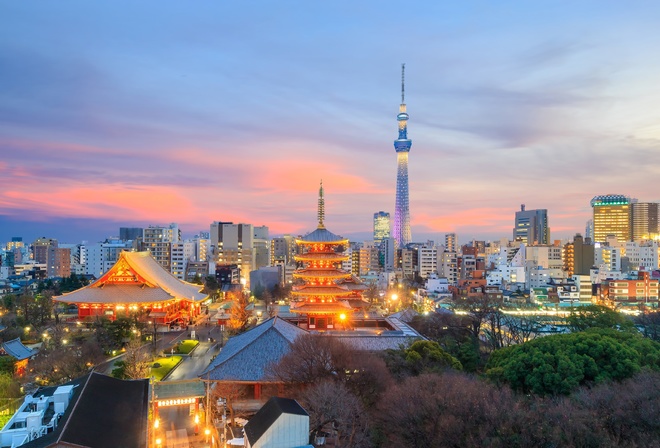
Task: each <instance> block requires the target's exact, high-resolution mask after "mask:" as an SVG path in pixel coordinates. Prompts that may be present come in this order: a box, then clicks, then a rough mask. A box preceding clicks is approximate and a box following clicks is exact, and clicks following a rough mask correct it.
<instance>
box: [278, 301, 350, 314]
mask: <svg viewBox="0 0 660 448" xmlns="http://www.w3.org/2000/svg"><path fill="white" fill-rule="evenodd" d="M289 311H291V312H292V313H302V314H336V313H345V312H350V311H353V308H352V307H351V306H350V305H349V304H348V303H346V302H345V301H343V300H338V301H336V302H296V303H293V304H291V307H290V308H289Z"/></svg>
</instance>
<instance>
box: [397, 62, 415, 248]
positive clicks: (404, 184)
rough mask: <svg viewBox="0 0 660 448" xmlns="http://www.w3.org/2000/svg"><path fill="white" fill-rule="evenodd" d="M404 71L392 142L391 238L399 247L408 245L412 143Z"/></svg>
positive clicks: (409, 239)
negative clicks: (393, 193)
mask: <svg viewBox="0 0 660 448" xmlns="http://www.w3.org/2000/svg"><path fill="white" fill-rule="evenodd" d="M405 70H406V64H402V65H401V105H400V106H399V115H397V116H396V119H397V121H398V122H399V138H397V139H396V140H394V149H395V150H396V160H397V170H396V204H395V206H394V229H393V232H392V236H393V237H394V239H395V240H396V242H397V244H398V245H399V247H404V246H405V245H406V244H408V243H410V242H411V240H412V237H411V235H410V205H409V200H408V153H409V152H410V147H411V146H412V141H411V140H410V139H409V138H408V114H407V113H406V101H405V82H404V81H405Z"/></svg>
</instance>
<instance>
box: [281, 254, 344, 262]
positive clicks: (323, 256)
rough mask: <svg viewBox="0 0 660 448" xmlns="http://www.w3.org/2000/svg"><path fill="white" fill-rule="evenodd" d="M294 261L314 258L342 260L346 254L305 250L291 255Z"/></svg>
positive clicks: (314, 259)
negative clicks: (305, 251)
mask: <svg viewBox="0 0 660 448" xmlns="http://www.w3.org/2000/svg"><path fill="white" fill-rule="evenodd" d="M293 258H294V259H295V260H296V261H316V260H325V261H344V260H348V258H349V257H348V255H344V254H338V253H332V254H329V253H323V252H320V253H319V252H307V253H305V254H299V255H294V257H293Z"/></svg>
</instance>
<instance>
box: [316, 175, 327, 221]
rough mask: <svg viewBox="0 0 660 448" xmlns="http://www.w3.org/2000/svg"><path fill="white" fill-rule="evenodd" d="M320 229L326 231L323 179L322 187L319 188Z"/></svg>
mask: <svg viewBox="0 0 660 448" xmlns="http://www.w3.org/2000/svg"><path fill="white" fill-rule="evenodd" d="M318 215H319V229H325V224H324V223H323V221H324V220H325V199H323V179H321V187H320V188H319V210H318Z"/></svg>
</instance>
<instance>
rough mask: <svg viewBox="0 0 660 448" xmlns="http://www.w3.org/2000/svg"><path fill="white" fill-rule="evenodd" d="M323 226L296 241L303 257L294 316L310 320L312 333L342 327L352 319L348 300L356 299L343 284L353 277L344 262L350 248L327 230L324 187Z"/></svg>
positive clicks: (297, 273)
mask: <svg viewBox="0 0 660 448" xmlns="http://www.w3.org/2000/svg"><path fill="white" fill-rule="evenodd" d="M318 219H319V224H318V227H317V229H316V230H314V231H313V232H311V233H309V234H307V235H305V236H304V237H302V238H298V239H296V244H297V245H298V246H299V248H300V255H296V257H295V259H296V262H298V266H299V267H298V269H296V270H295V272H294V273H293V277H294V278H295V279H297V280H298V282H296V283H297V284H295V285H294V286H293V290H292V295H293V301H292V304H291V312H293V313H297V314H301V315H304V316H306V317H307V328H308V329H310V330H326V329H328V330H331V329H335V328H337V326H338V325H339V326H341V327H342V328H344V326H345V325H344V322H345V321H346V320H347V319H348V318H349V317H350V313H351V312H352V308H351V306H350V305H349V304H348V302H346V301H345V300H342V299H346V298H348V297H350V296H351V295H352V291H351V290H350V289H348V288H347V287H346V286H343V285H340V284H338V282H339V281H341V280H345V279H349V278H350V277H351V274H350V273H349V272H346V271H343V270H342V269H341V262H342V261H345V260H348V256H347V255H344V254H343V253H342V252H341V251H343V249H344V248H346V247H347V246H348V239H346V238H342V237H340V236H338V235H335V234H334V233H332V232H330V231H329V230H327V229H326V228H325V225H324V224H323V221H324V219H325V202H324V199H323V183H322V182H321V188H320V189H319V204H318Z"/></svg>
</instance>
